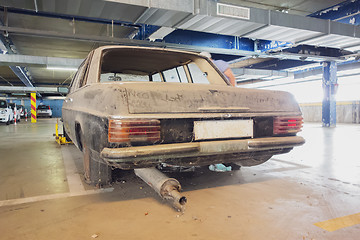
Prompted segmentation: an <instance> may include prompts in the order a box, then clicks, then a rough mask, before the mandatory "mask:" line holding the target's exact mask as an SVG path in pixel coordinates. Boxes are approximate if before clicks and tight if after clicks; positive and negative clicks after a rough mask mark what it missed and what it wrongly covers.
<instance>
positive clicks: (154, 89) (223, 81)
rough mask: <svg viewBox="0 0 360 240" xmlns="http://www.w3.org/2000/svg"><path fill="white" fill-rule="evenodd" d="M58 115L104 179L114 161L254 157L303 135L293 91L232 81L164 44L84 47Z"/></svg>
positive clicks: (89, 172) (90, 173)
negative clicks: (162, 46) (85, 53)
mask: <svg viewBox="0 0 360 240" xmlns="http://www.w3.org/2000/svg"><path fill="white" fill-rule="evenodd" d="M62 117H63V122H64V126H65V132H66V134H67V135H68V136H69V137H70V138H71V140H72V141H73V142H74V143H75V145H76V146H77V147H78V148H79V149H80V150H81V151H83V152H84V166H85V178H86V179H87V180H88V181H89V182H91V183H93V184H98V183H106V182H107V181H109V180H110V179H111V178H110V177H111V167H112V168H120V169H125V170H126V169H135V168H148V167H155V166H159V165H160V164H169V165H172V166H180V167H192V166H205V165H210V164H217V163H224V164H231V163H237V164H240V165H241V166H254V165H258V164H261V163H264V162H266V161H267V160H269V159H270V158H271V157H272V156H273V155H275V154H282V153H287V152H289V151H290V150H291V149H293V147H295V146H299V145H302V144H303V143H304V139H303V138H302V137H301V136H296V134H297V133H298V132H300V131H301V128H302V116H301V111H300V108H299V105H298V103H297V102H296V101H295V99H294V97H293V96H292V95H291V94H289V93H287V92H281V91H266V90H258V89H244V88H237V87H232V86H230V83H229V81H228V80H227V78H226V77H225V76H224V75H223V74H222V73H221V71H220V70H219V69H218V68H217V67H216V66H215V65H214V63H213V62H212V61H211V60H210V59H208V58H206V57H203V56H201V55H200V54H197V53H191V52H184V51H177V50H170V49H160V48H147V47H131V46H104V47H100V48H98V49H96V50H94V51H92V52H90V54H89V55H88V57H87V58H86V59H85V60H84V62H83V63H82V64H81V65H80V67H79V70H78V71H77V73H76V75H75V76H74V78H73V79H72V82H71V85H70V88H69V93H68V95H67V96H66V98H65V100H64V103H63V108H62Z"/></svg>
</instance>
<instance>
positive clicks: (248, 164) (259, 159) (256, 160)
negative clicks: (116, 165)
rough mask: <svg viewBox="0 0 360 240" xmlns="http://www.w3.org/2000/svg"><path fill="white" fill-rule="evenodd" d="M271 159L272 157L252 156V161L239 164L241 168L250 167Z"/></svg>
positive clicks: (248, 160)
mask: <svg viewBox="0 0 360 240" xmlns="http://www.w3.org/2000/svg"><path fill="white" fill-rule="evenodd" d="M271 157H272V155H263V156H254V157H253V158H252V159H247V160H243V161H240V162H239V164H240V165H241V166H243V167H252V166H256V165H260V164H262V163H264V162H266V161H267V160H269V159H270V158H271Z"/></svg>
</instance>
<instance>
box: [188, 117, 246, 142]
mask: <svg viewBox="0 0 360 240" xmlns="http://www.w3.org/2000/svg"><path fill="white" fill-rule="evenodd" d="M194 135H195V140H205V139H220V138H224V139H225V138H243V137H253V120H218V121H194Z"/></svg>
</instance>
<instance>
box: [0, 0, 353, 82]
mask: <svg viewBox="0 0 360 240" xmlns="http://www.w3.org/2000/svg"><path fill="white" fill-rule="evenodd" d="M217 2H221V3H225V4H234V5H238V6H244V7H251V8H252V9H251V11H253V12H254V14H252V16H255V15H256V19H251V22H246V21H243V20H238V19H233V18H219V17H217V16H215V15H214V13H213V10H212V8H211V7H213V5H214V4H216V3H217ZM341 2H342V1H340V0H337V1H336V0H320V1H311V0H288V1H283V0H264V1H250V0H249V1H247V0H243V1H242V0H224V1H212V0H185V1H176V0H171V1H151V4H152V5H151V6H150V1H147V0H109V1H100V0H33V1H28V0H0V7H1V8H0V19H1V22H2V24H1V25H0V27H3V29H2V30H4V29H6V28H8V30H9V31H4V32H3V34H4V35H5V36H6V37H5V39H10V40H11V41H12V43H11V44H10V45H12V46H13V50H14V52H15V53H16V54H21V55H30V56H47V57H59V58H73V59H83V58H85V57H86V55H87V54H88V53H89V52H90V51H91V50H92V49H94V48H97V47H98V46H101V45H105V44H111V43H113V44H137V45H141V44H145V43H146V41H136V40H135V39H134V40H133V39H132V36H134V34H136V33H138V31H139V27H138V25H139V24H151V25H156V26H167V27H170V28H179V29H184V30H192V31H200V32H207V33H216V34H225V33H229V35H233V36H238V35H242V33H244V34H243V35H244V37H247V38H250V39H258V38H259V37H260V36H261V37H262V39H264V40H281V41H283V40H286V41H289V42H293V43H296V42H300V41H302V42H305V43H307V44H309V45H316V44H317V43H318V42H325V43H326V44H328V43H327V41H329V39H328V38H332V39H334V37H335V36H334V35H331V34H327V35H324V34H322V33H321V30H319V29H320V27H319V29H317V28H316V27H317V26H306V24H307V22H304V23H303V24H302V25H299V26H300V27H301V28H302V29H296V28H293V26H285V25H286V24H290V23H284V24H282V25H281V26H277V25H274V26H272V25H269V24H268V23H267V22H266V20H267V19H266V18H270V17H274V19H277V18H278V17H281V18H282V19H286V17H287V15H277V14H278V12H273V13H272V15H271V16H270V15H269V16H266V17H264V19H262V18H261V15H262V13H263V12H261V11H263V10H276V11H282V12H286V13H289V14H294V15H292V16H289V17H290V18H294V17H295V16H299V17H301V18H299V19H300V20H304V18H303V16H306V15H309V14H310V13H313V12H316V11H319V10H322V9H326V8H328V7H331V6H333V5H336V4H338V3H341ZM154 4H155V5H154ZM149 6H150V8H149ZM204 6H206V8H205V7H204ZM4 7H6V8H4ZM197 7H199V8H197ZM253 8H254V9H253ZM175 10H176V11H175ZM279 14H282V13H279ZM70 16H72V17H73V18H71V17H70ZM75 18H77V20H75ZM79 19H80V20H79ZM306 19H308V18H306ZM113 20H114V21H115V22H114V23H113V24H112V21H113ZM315 20H316V19H315ZM119 21H121V22H119ZM296 24H298V23H296ZM296 24H295V23H294V26H298V25H296ZM334 24H335V23H334ZM320 25H324V26H327V24H326V22H322V20H321V21H320V20H319V26H320ZM224 26H228V30H226V29H225V28H224ZM234 26H237V29H234ZM336 26H337V25H336ZM341 26H342V25H341ZM341 26H340V27H341ZM225 30H226V31H225ZM254 30H256V31H254ZM345 30H346V29H345ZM170 32H171V31H170ZM245 32H246V34H245ZM348 35H349V36H348ZM300 37H301V38H300ZM336 37H337V42H338V43H337V44H333V47H335V48H336V47H337V46H339V44H340V43H341V42H345V41H350V42H351V43H354V42H356V41H355V40H359V45H360V38H359V39H354V38H353V36H351V29H349V31H348V32H345V33H344V35H341V34H340V35H336ZM359 37H360V36H359ZM149 44H153V45H155V46H156V45H157V44H158V45H159V46H164V45H163V44H161V43H156V42H155V43H149ZM346 44H348V43H346ZM346 44H345V45H346ZM172 46H175V47H179V46H178V45H176V44H173V45H171V44H169V45H168V47H172ZM320 46H321V45H320ZM181 48H184V49H188V50H193V51H194V50H195V51H201V50H202V49H203V48H204V47H203V48H201V47H193V46H189V45H183V46H181ZM205 48H206V47H205ZM355 50H356V49H355ZM214 51H216V49H214ZM217 51H221V50H217ZM224 52H225V51H224ZM231 52H232V51H231V50H226V53H228V54H229V53H231ZM233 52H234V55H238V56H239V57H240V56H243V55H242V53H243V52H242V51H233ZM273 57H276V56H273ZM296 57H297V56H296ZM289 58H290V56H289ZM270 59H272V58H271V56H268V57H265V58H261V57H260V58H256V59H254V58H253V59H251V58H249V59H246V60H244V61H241V62H237V63H233V67H234V68H243V67H246V66H249V65H253V64H256V63H261V62H262V61H268V60H270ZM27 69H28V72H29V74H30V75H31V78H32V81H33V83H34V86H37V87H41V86H49V85H51V86H54V85H55V86H56V85H60V84H63V83H64V82H65V83H68V82H69V79H70V78H71V75H72V74H73V73H74V72H73V71H56V70H48V69H46V68H45V67H34V66H32V67H27ZM11 85H13V86H24V84H23V83H22V82H21V81H20V80H19V78H18V77H17V76H16V75H15V74H14V73H13V72H12V71H11V70H10V69H9V67H6V66H0V86H11Z"/></svg>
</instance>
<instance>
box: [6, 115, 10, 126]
mask: <svg viewBox="0 0 360 240" xmlns="http://www.w3.org/2000/svg"><path fill="white" fill-rule="evenodd" d="M9 124H10V116H8V120H7V121H6V125H9Z"/></svg>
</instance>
